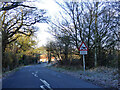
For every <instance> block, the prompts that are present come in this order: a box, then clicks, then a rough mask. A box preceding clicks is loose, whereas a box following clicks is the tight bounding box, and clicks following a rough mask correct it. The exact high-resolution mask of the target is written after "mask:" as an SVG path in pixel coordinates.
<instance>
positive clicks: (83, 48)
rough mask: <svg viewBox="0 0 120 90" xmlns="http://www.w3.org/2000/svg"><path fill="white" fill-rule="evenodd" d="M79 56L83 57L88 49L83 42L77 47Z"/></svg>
mask: <svg viewBox="0 0 120 90" xmlns="http://www.w3.org/2000/svg"><path fill="white" fill-rule="evenodd" d="M79 51H80V54H82V55H84V54H87V51H88V48H87V46H86V44H85V43H84V42H82V43H81V45H80V47H79Z"/></svg>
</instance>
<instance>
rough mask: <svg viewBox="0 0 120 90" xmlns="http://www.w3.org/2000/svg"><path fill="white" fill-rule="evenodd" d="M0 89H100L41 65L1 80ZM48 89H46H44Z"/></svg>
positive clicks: (28, 67) (24, 68)
mask: <svg viewBox="0 0 120 90" xmlns="http://www.w3.org/2000/svg"><path fill="white" fill-rule="evenodd" d="M2 86H3V87H2V88H3V90H4V88H41V89H43V90H48V89H49V90H53V89H54V88H101V87H99V86H96V85H94V84H91V83H88V82H86V81H84V80H81V79H79V78H75V77H73V76H70V75H67V74H64V73H60V72H56V71H53V70H50V69H47V68H46V67H44V66H43V64H39V65H31V66H25V67H22V68H21V69H20V70H18V71H17V72H15V73H14V74H12V75H11V76H9V77H8V78H6V79H3V84H2ZM46 88H48V89H46Z"/></svg>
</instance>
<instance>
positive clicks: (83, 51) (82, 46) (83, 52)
mask: <svg viewBox="0 0 120 90" xmlns="http://www.w3.org/2000/svg"><path fill="white" fill-rule="evenodd" d="M79 51H80V54H81V55H83V70H84V72H85V56H84V55H85V54H87V51H88V48H87V46H86V44H85V43H84V42H82V43H81V45H80V47H79Z"/></svg>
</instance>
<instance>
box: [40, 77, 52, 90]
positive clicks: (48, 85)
mask: <svg viewBox="0 0 120 90" xmlns="http://www.w3.org/2000/svg"><path fill="white" fill-rule="evenodd" d="M40 81H42V82H43V83H44V84H45V85H46V86H47V87H48V88H49V89H50V90H53V89H52V88H51V87H50V84H48V83H47V82H46V81H45V80H42V79H40Z"/></svg>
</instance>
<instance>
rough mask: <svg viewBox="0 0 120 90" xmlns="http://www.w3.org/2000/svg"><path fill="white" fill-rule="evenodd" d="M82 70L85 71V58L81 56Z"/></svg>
mask: <svg viewBox="0 0 120 90" xmlns="http://www.w3.org/2000/svg"><path fill="white" fill-rule="evenodd" d="M83 70H84V71H85V57H84V55H83Z"/></svg>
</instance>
